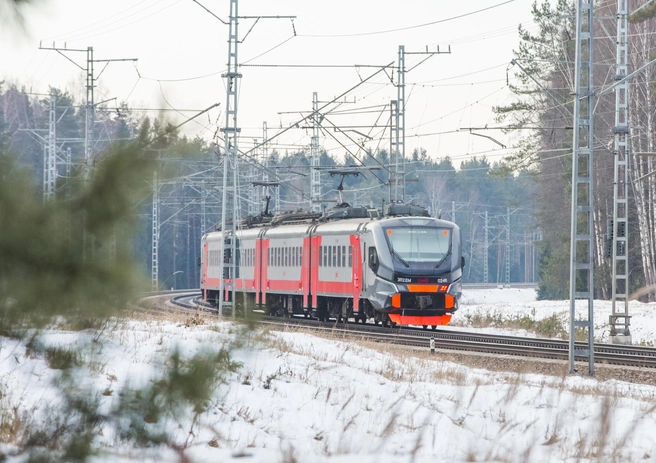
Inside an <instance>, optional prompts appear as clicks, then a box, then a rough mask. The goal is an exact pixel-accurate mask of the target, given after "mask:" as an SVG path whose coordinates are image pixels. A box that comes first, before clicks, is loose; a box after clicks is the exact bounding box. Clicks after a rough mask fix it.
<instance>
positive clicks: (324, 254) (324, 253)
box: [323, 246, 328, 267]
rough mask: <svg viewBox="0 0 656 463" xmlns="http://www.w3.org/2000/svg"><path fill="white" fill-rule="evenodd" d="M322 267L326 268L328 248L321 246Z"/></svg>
mask: <svg viewBox="0 0 656 463" xmlns="http://www.w3.org/2000/svg"><path fill="white" fill-rule="evenodd" d="M323 266H324V267H327V266H328V247H327V246H323Z"/></svg>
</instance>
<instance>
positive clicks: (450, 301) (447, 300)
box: [444, 294, 456, 309]
mask: <svg viewBox="0 0 656 463" xmlns="http://www.w3.org/2000/svg"><path fill="white" fill-rule="evenodd" d="M455 305H456V298H455V297H453V296H452V295H451V294H445V295H444V308H445V309H453V308H454V307H455Z"/></svg>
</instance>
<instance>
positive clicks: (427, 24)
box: [298, 0, 515, 38]
mask: <svg viewBox="0 0 656 463" xmlns="http://www.w3.org/2000/svg"><path fill="white" fill-rule="evenodd" d="M514 1H515V0H506V1H505V2H501V3H497V4H495V5H492V6H488V7H486V8H481V9H479V10H475V11H470V12H469V13H464V14H460V15H457V16H452V17H450V18H445V19H438V20H437V21H431V22H428V23H423V24H415V25H413V26H407V27H400V28H397V29H387V30H382V31H373V32H355V33H351V34H298V36H299V37H312V38H335V37H362V36H367V35H379V34H389V33H392V32H401V31H407V30H411V29H419V28H421V27H427V26H433V25H435V24H441V23H445V22H449V21H454V20H456V19H460V18H465V17H467V16H472V15H475V14H478V13H482V12H484V11H488V10H491V9H494V8H498V7H500V6H503V5H506V4H508V3H512V2H514Z"/></svg>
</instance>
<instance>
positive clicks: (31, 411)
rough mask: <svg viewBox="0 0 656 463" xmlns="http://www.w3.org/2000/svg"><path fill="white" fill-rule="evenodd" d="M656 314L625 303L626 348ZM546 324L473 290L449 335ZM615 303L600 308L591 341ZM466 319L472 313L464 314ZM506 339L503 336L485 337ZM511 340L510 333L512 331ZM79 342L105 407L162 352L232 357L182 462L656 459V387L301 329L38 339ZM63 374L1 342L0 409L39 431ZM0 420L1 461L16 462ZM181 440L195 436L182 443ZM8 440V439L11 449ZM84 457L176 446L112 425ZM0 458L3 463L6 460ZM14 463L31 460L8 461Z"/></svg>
mask: <svg viewBox="0 0 656 463" xmlns="http://www.w3.org/2000/svg"><path fill="white" fill-rule="evenodd" d="M654 309H656V306H655V305H654V304H640V303H636V302H632V303H631V307H630V311H631V313H632V315H633V316H634V318H633V319H632V328H633V330H632V332H633V336H634V341H638V342H641V343H644V344H648V343H651V340H652V339H653V333H654V329H656V317H655V316H653V315H652V314H653V313H655V312H656V311H655V310H654ZM490 313H493V314H495V317H496V318H495V320H497V321H500V324H503V321H504V320H506V319H509V318H512V317H515V316H526V317H532V318H533V319H535V320H541V319H545V318H548V317H550V316H551V315H552V314H556V315H557V316H558V317H569V302H568V301H555V302H554V301H536V300H535V294H534V292H532V291H531V290H525V289H521V290H514V289H510V288H504V289H497V290H492V291H490V290H470V291H468V292H467V293H466V294H465V295H464V297H463V304H462V306H461V308H460V311H459V312H458V313H457V314H456V315H455V316H454V319H453V321H454V322H457V323H456V325H458V324H459V325H461V326H454V327H453V328H452V329H457V330H463V329H472V330H474V329H476V330H483V331H491V330H492V329H490V328H474V327H471V326H468V322H467V320H468V319H469V320H471V319H472V317H474V316H475V315H476V314H479V315H481V314H490ZM609 313H610V303H606V302H602V301H599V302H596V303H595V316H596V320H597V322H596V325H597V326H598V327H599V328H598V331H597V332H598V334H599V336H600V339H602V338H603V337H604V336H606V333H605V331H604V328H603V324H604V323H605V321H607V320H608V317H607V315H608V314H609ZM467 316H469V318H467ZM493 329H494V330H496V331H498V332H504V333H505V332H507V330H506V329H503V328H493ZM517 331H519V330H514V331H513V332H517ZM40 342H42V343H44V344H45V345H48V346H60V347H64V346H74V347H77V348H79V351H80V352H81V353H82V354H81V355H82V357H83V360H84V364H83V366H82V367H80V368H81V374H79V376H78V377H76V378H78V379H77V380H76V384H77V385H78V386H79V387H80V390H92V391H97V392H98V393H99V396H98V397H99V398H100V403H101V410H103V411H104V412H108V411H109V410H111V409H112V407H113V405H115V403H116V401H117V400H118V398H119V391H125V390H126V389H127V388H136V387H142V386H145V385H148V384H150V382H151V380H152V379H153V378H155V377H157V375H158V373H161V371H162V369H163V368H164V365H165V361H166V358H167V356H168V355H169V353H170V352H171V350H172V349H174V348H177V349H179V351H180V352H181V353H182V355H183V356H185V357H189V356H191V355H193V354H194V353H197V352H201V351H204V350H208V349H210V350H215V351H216V350H218V349H220V348H221V347H223V346H230V347H231V349H232V355H233V358H234V359H235V360H237V361H239V362H241V363H242V366H241V368H240V369H239V370H238V371H237V372H236V373H234V374H232V375H231V376H230V377H229V382H228V383H227V384H224V385H219V386H217V388H216V390H215V392H214V396H213V400H212V401H211V402H210V404H209V406H208V408H207V410H206V411H205V412H204V413H202V414H201V416H200V417H199V419H198V421H197V422H195V423H193V424H192V416H191V412H190V411H189V413H188V414H187V415H186V416H182V417H177V418H176V419H175V420H172V421H171V423H169V426H167V429H168V430H169V431H170V433H171V436H172V439H173V440H174V442H175V443H176V444H178V445H181V444H186V448H185V449H184V456H185V457H186V458H187V459H188V461H192V462H210V461H222V462H225V461H227V462H231V461H232V462H276V463H278V462H293V461H297V462H326V463H369V462H372V463H373V462H383V463H386V462H416V463H428V462H431V463H434V462H464V461H479V462H496V461H503V462H515V461H517V462H524V461H529V462H561V461H566V462H574V461H577V462H592V461H622V462H631V461H654V459H656V453H654V449H656V435H654V433H653V431H652V430H653V429H654V427H655V426H656V413H655V412H654V410H655V407H656V387H654V386H652V385H643V384H635V383H627V382H622V381H605V382H600V381H598V380H597V379H595V378H588V377H582V376H566V377H554V376H543V375H537V374H526V373H521V374H520V373H516V372H493V371H487V370H482V369H473V368H469V367H466V366H462V365H458V364H455V363H452V362H448V361H444V360H442V359H441V358H440V356H439V355H435V356H430V355H428V354H427V353H421V352H420V353H417V352H416V351H411V350H406V349H404V348H401V347H396V346H390V347H384V346H370V345H362V344H358V343H352V342H344V341H341V340H338V339H326V338H319V337H316V336H313V335H311V334H308V333H304V332H288V331H283V332H281V331H260V330H255V331H244V330H243V328H242V327H240V326H237V325H234V324H233V323H231V322H229V321H226V322H217V321H214V320H210V319H207V320H205V321H204V323H203V324H199V325H195V324H186V323H182V322H181V321H172V320H148V319H144V320H116V321H114V322H112V323H110V324H109V325H108V326H106V327H105V329H103V330H85V331H80V332H71V331H67V330H65V329H63V328H60V329H56V328H53V329H50V330H48V331H47V332H45V333H43V335H42V336H41V338H40ZM62 374H63V373H62V371H61V370H54V369H51V368H50V367H49V366H48V362H47V361H46V359H44V358H41V357H39V356H35V355H32V354H31V353H30V351H29V349H28V348H26V344H25V342H19V341H14V340H10V339H7V338H0V412H1V413H3V417H2V419H6V417H5V415H4V414H5V411H7V410H9V411H12V410H14V409H16V410H18V411H20V412H21V413H23V412H24V413H25V419H26V420H28V421H27V422H28V423H30V421H29V419H32V420H34V421H33V423H49V422H52V421H53V416H55V414H56V413H57V410H58V407H59V406H60V405H61V404H62V403H63V397H62V396H61V393H60V392H59V390H58V389H57V388H56V387H54V386H53V382H54V381H56V380H58V379H60V378H61V377H62ZM2 430H3V427H2V425H1V423H0V436H2V437H3V441H4V442H2V443H0V455H2V453H3V452H5V453H7V454H9V455H11V453H12V452H14V451H16V447H15V446H14V445H13V444H12V442H11V439H6V438H5V434H3V431H2ZM190 430H191V431H193V434H190ZM7 441H8V442H7ZM97 448H98V449H99V450H100V452H99V453H98V454H97V455H95V456H93V457H92V458H91V460H90V461H93V462H98V463H99V462H110V461H111V462H135V461H153V462H155V461H156V462H158V463H168V462H174V461H180V454H179V453H178V451H177V450H175V449H174V448H173V447H172V446H169V447H151V448H148V449H137V448H131V447H130V446H129V445H127V444H125V443H124V442H122V441H121V439H120V438H119V437H118V436H117V434H116V432H115V430H114V429H110V428H109V427H106V428H104V429H103V432H102V435H100V436H98V437H97ZM0 459H1V458H0ZM7 461H9V462H18V461H25V458H24V456H10V457H9V458H8V460H7Z"/></svg>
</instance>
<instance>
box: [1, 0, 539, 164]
mask: <svg viewBox="0 0 656 463" xmlns="http://www.w3.org/2000/svg"><path fill="white" fill-rule="evenodd" d="M504 2H506V3H505V4H504ZM201 3H202V4H203V5H204V6H206V7H207V8H209V9H211V10H212V11H213V12H214V13H215V14H216V15H217V16H219V17H221V18H222V19H224V20H227V19H228V9H229V1H228V0H221V1H219V0H202V1H201ZM531 3H532V0H511V1H510V2H507V0H469V1H461V2H453V1H444V0H441V1H439V0H438V1H428V0H406V1H404V2H392V1H388V0H383V1H381V0H358V1H353V0H351V1H346V0H332V1H330V2H316V1H308V0H279V1H275V2H273V1H270V0H269V1H265V0H242V1H241V2H240V5H239V15H240V16H246V15H248V16H256V15H295V16H296V19H295V20H294V28H295V30H296V33H297V36H295V37H293V28H292V22H291V21H290V20H289V19H278V20H274V19H266V20H264V19H263V20H260V21H259V23H258V24H257V25H256V26H255V28H254V29H253V30H252V32H251V33H250V34H249V35H248V37H247V38H246V40H245V41H244V42H243V43H242V44H240V46H239V61H240V62H241V63H245V62H248V63H249V64H268V65H271V64H275V65H283V64H287V65H289V64H302V65H309V64H320V65H326V64H331V65H354V64H360V65H382V64H388V63H390V62H395V64H396V61H397V57H398V47H399V45H404V46H405V50H406V52H412V51H422V50H424V49H425V47H427V46H428V47H429V49H431V50H434V49H435V48H436V46H437V45H440V49H441V50H445V49H446V48H447V47H448V46H449V45H451V52H452V53H451V54H450V55H446V54H445V55H439V56H434V57H432V58H431V59H429V60H428V61H427V62H425V63H423V64H422V65H421V66H419V67H417V68H416V69H414V70H412V71H411V72H409V73H408V74H407V75H406V85H407V89H406V100H407V107H406V109H407V115H406V117H407V119H406V136H407V142H406V143H407V148H406V153H407V154H409V153H411V152H412V150H413V149H414V148H416V147H423V148H425V149H426V150H427V151H428V154H429V155H431V156H433V157H443V156H446V155H451V156H452V158H454V160H455V161H456V162H460V161H462V160H465V159H467V158H469V157H470V156H472V155H474V154H477V155H483V154H485V155H487V156H488V158H490V159H492V160H497V159H499V158H500V156H501V155H502V154H506V153H507V151H506V150H502V149H501V147H500V146H499V145H497V144H495V143H494V142H493V141H491V140H489V139H486V138H482V137H476V136H472V135H469V134H468V133H467V132H466V131H465V132H460V133H446V134H441V135H430V136H417V135H421V134H434V133H437V132H450V131H456V130H458V129H461V128H465V127H480V126H484V125H486V124H488V125H490V126H494V125H498V124H496V123H495V122H494V119H493V115H492V112H491V107H492V106H493V105H495V104H501V103H504V102H505V101H507V98H508V94H509V92H508V90H507V86H506V68H507V66H508V63H509V62H510V60H511V59H512V50H513V49H514V48H517V43H518V38H517V37H518V34H517V26H518V24H520V23H522V24H523V25H524V26H527V27H530V26H531V24H532V23H531V20H530V19H531V14H530V9H531ZM495 5H499V6H496V7H494V6H495ZM490 7H493V8H490ZM484 8H490V9H488V10H486V11H484V12H480V13H477V14H473V15H469V16H465V17H462V18H459V19H454V20H450V21H446V22H443V23H440V24H434V25H428V26H424V27H414V28H409V29H405V30H402V31H397V32H388V33H382V34H367V33H369V32H376V31H386V30H390V29H399V28H408V27H410V26H416V25H421V24H425V23H430V22H435V21H440V20H444V19H448V18H452V17H455V16H459V15H463V14H467V13H471V12H474V11H477V10H480V9H484ZM252 24H253V21H252V20H245V19H244V20H241V21H240V26H239V35H240V37H244V35H245V34H246V32H247V31H248V30H249V29H250V26H251V25H252ZM344 34H347V35H350V36H348V37H344V36H342V37H336V36H338V35H344ZM358 34H359V35H358ZM310 35H328V36H329V37H310ZM290 38H291V39H290ZM287 39H290V40H289V41H287V42H285V43H284V44H283V45H281V46H279V47H278V48H275V49H274V50H272V51H270V52H268V53H266V54H265V55H262V56H260V57H258V56H259V55H261V54H262V53H265V52H267V51H268V50H270V49H271V48H273V47H275V46H276V45H278V44H280V43H281V42H283V41H285V40H287ZM41 40H42V41H43V42H42V45H43V46H44V47H46V46H47V47H52V46H53V43H54V44H55V45H56V46H57V47H64V46H67V47H68V48H78V49H86V47H88V46H92V47H93V48H94V54H95V56H94V57H95V59H113V58H138V60H139V61H138V62H137V63H136V66H135V64H133V63H130V62H124V63H120V62H118V63H111V64H110V65H109V66H108V67H107V69H106V70H105V71H104V72H103V73H102V75H101V76H100V78H99V80H98V89H97V92H96V97H95V100H96V101H102V100H106V99H109V98H112V97H116V98H117V99H118V101H127V102H128V104H129V105H130V106H132V107H141V108H161V107H167V108H171V107H172V108H176V109H204V108H206V107H208V106H210V105H212V104H214V103H217V102H218V103H221V106H220V107H219V108H218V109H215V110H213V111H212V112H210V113H209V117H208V116H207V115H205V116H203V117H201V118H199V120H198V122H195V123H191V124H189V126H188V128H186V129H185V133H187V134H189V135H195V134H201V136H203V137H204V138H207V139H211V138H212V135H213V134H214V133H215V131H216V127H217V123H218V125H219V126H223V125H225V115H224V114H223V112H222V111H223V109H224V107H225V102H226V96H225V85H224V79H222V78H221V73H222V72H223V71H224V70H225V67H226V63H227V52H228V51H227V40H228V27H227V26H224V25H222V24H221V23H220V22H219V21H218V20H217V19H216V18H214V17H212V16H211V15H210V14H208V13H207V12H206V11H204V10H203V9H202V8H201V7H200V6H199V5H197V4H196V3H194V2H193V1H192V0H141V1H135V0H113V1H106V0H103V1H99V0H43V1H42V2H41V3H38V4H37V5H35V7H33V8H31V9H30V10H28V12H27V34H22V33H19V31H18V30H17V29H16V28H6V27H3V28H2V30H0V44H1V45H0V49H1V50H2V53H1V55H2V61H1V62H2V64H1V65H0V75H2V78H4V79H6V80H8V81H10V82H19V83H20V84H22V85H25V86H27V88H28V89H31V91H33V92H45V91H47V88H48V86H49V85H51V86H56V87H60V88H63V87H67V88H69V89H71V91H72V93H74V94H75V95H76V96H79V98H80V100H82V99H83V98H84V92H83V84H84V80H83V79H84V74H83V72H82V71H81V70H80V69H79V68H77V67H76V66H75V65H74V64H72V63H71V62H70V61H68V60H67V59H65V58H64V57H62V56H61V55H59V54H58V53H56V52H54V51H45V50H39V49H38V48H39V43H40V41H41ZM68 55H69V56H70V57H71V58H72V59H74V60H75V61H77V62H78V63H79V64H80V65H82V66H83V67H84V65H85V61H84V60H85V54H84V53H73V52H70V53H68ZM420 58H421V57H419V56H412V55H408V56H406V68H408V69H409V68H410V67H412V65H413V64H415V63H416V62H417V61H418V60H419V59H420ZM101 69H102V65H101V64H100V63H97V64H96V75H98V73H99V72H100V70H101ZM137 69H138V72H137ZM372 72H375V69H373V68H364V67H363V68H360V69H359V72H358V71H357V70H356V69H355V68H352V67H351V68H289V67H274V68H271V67H246V66H244V67H242V68H241V73H242V74H243V78H242V79H241V80H240V81H239V85H240V94H239V95H240V96H239V126H240V127H241V128H242V132H241V134H242V136H241V141H240V149H242V150H244V149H248V148H250V146H252V143H253V138H258V139H261V138H262V124H263V122H264V121H266V122H267V124H268V127H269V136H272V135H274V134H275V131H276V130H279V128H280V126H281V125H282V126H283V127H287V126H288V125H289V124H291V123H293V122H294V121H296V120H297V119H299V115H298V114H300V112H302V111H308V110H311V108H312V92H314V91H316V92H318V95H319V100H321V101H325V100H328V99H332V98H333V97H335V96H337V95H339V94H341V93H343V92H344V91H346V90H347V89H349V88H351V87H353V86H354V85H356V84H357V83H358V82H359V81H360V77H362V78H365V77H366V76H368V75H369V74H370V73H372ZM394 75H395V77H396V72H394ZM139 76H141V77H139ZM202 76H205V77H202ZM511 77H512V76H511ZM372 82H373V83H372V84H365V85H363V86H360V87H359V88H358V89H357V90H355V91H354V92H352V93H350V94H349V95H348V96H347V97H346V99H347V100H348V101H349V103H348V104H344V105H342V106H341V107H340V108H339V110H345V109H347V110H352V109H354V108H362V107H371V106H375V108H372V109H375V110H379V109H381V107H379V106H378V105H388V104H389V101H390V100H391V99H395V98H396V88H395V87H393V86H392V85H391V84H390V80H389V78H388V77H386V76H385V74H382V73H381V74H380V75H379V76H378V77H376V78H375V79H374V80H372ZM354 99H355V103H353V101H354ZM110 104H113V103H111V102H110ZM289 112H296V114H289ZM280 113H285V114H280ZM167 114H169V116H170V117H172V118H175V121H176V122H180V121H182V120H183V117H182V116H181V115H180V114H177V113H175V112H169V113H167ZM184 114H186V115H187V116H189V115H191V114H193V113H191V112H185V113H184ZM378 116H379V113H368V114H364V115H361V116H358V117H356V116H349V117H346V116H344V115H341V116H337V115H329V116H327V119H328V120H330V121H331V122H334V123H335V124H336V125H340V126H344V125H359V126H360V125H370V124H372V123H374V121H375V120H376V118H377V117H378ZM388 118H389V109H388V108H387V109H385V110H384V112H383V114H382V116H380V120H379V125H380V124H383V125H384V124H386V123H387V121H388ZM326 126H329V125H328V124H326ZM357 130H358V131H359V132H362V133H367V134H370V135H371V136H372V137H373V140H370V141H368V142H367V144H366V146H367V147H369V148H376V147H379V148H389V132H388V131H387V132H385V133H384V135H383V134H382V129H380V128H379V129H372V130H369V129H366V128H358V129H357ZM478 133H483V134H486V135H489V136H492V137H494V138H496V139H497V140H499V141H500V142H502V143H503V144H506V145H507V144H509V143H508V142H509V140H508V139H507V138H506V137H505V136H504V135H503V134H501V132H500V131H498V130H492V131H486V132H481V131H479V132H478ZM350 135H351V136H352V137H353V139H354V140H355V141H357V142H361V140H362V136H361V135H358V134H357V133H355V132H351V133H350ZM310 136H311V131H310V130H304V129H295V130H291V131H289V132H288V133H287V134H286V135H285V136H283V137H281V138H280V139H278V141H280V143H281V145H280V146H279V147H278V149H279V150H281V151H284V149H285V148H287V147H289V148H290V150H293V149H294V148H292V147H291V145H298V146H306V147H307V146H309V143H310ZM338 136H339V135H338ZM339 138H340V140H342V142H343V143H344V144H346V145H347V146H349V147H350V149H353V150H355V148H353V147H352V142H350V141H348V140H347V139H346V138H345V137H344V136H339ZM321 144H322V146H324V147H325V148H327V149H329V150H330V151H331V152H332V153H333V154H339V155H341V154H343V153H344V152H345V149H344V148H342V147H340V146H339V145H337V143H336V142H335V141H333V140H332V138H330V135H328V134H327V133H323V134H322V136H321Z"/></svg>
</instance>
